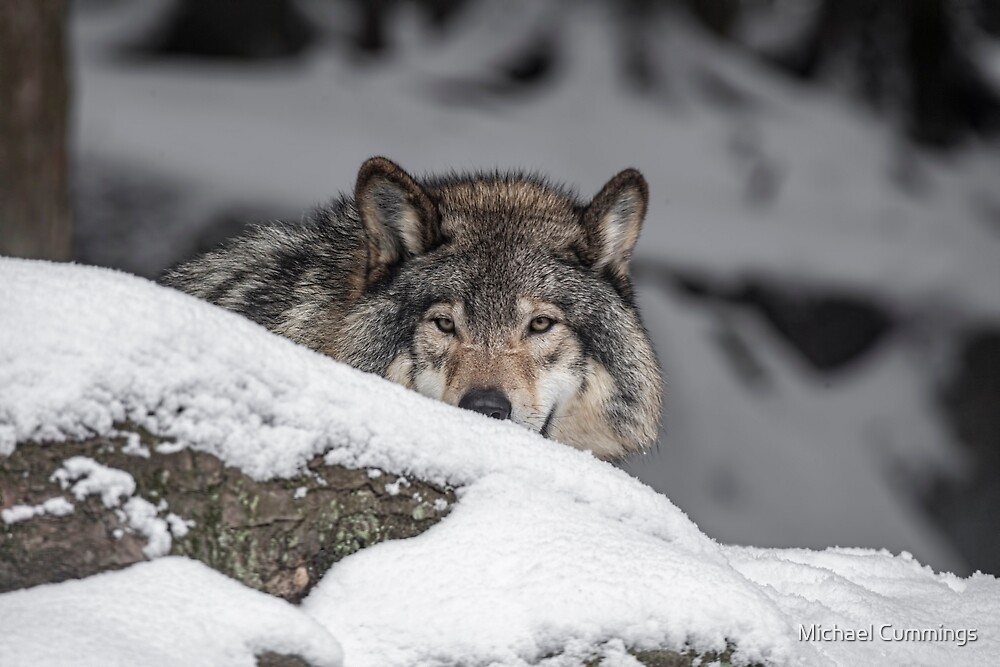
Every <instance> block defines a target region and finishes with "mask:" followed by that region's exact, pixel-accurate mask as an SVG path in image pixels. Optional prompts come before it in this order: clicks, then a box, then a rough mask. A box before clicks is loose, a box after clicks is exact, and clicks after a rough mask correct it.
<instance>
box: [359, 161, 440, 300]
mask: <svg viewBox="0 0 1000 667" xmlns="http://www.w3.org/2000/svg"><path fill="white" fill-rule="evenodd" d="M354 199H355V202H356V203H357V206H358V213H359V214H360V216H361V223H362V226H363V227H364V232H365V239H366V243H367V246H368V268H367V282H368V284H372V283H374V282H377V281H378V280H380V279H381V278H382V277H383V276H385V275H386V273H388V270H389V269H390V268H391V267H392V266H394V265H395V264H398V263H400V262H404V261H406V260H407V259H409V258H410V257H413V256H416V255H420V254H423V253H425V252H427V251H428V250H430V249H431V248H432V247H433V246H434V245H436V243H437V242H438V239H439V237H440V222H439V219H438V211H437V206H435V205H434V202H433V201H431V198H430V197H429V196H428V195H427V193H426V192H424V190H423V188H421V187H420V185H419V184H417V182H416V181H415V180H413V177H411V176H410V175H409V174H407V173H406V172H405V171H403V169H401V168H400V167H399V165H397V164H396V163H394V162H392V161H391V160H387V159H386V158H384V157H373V158H370V159H368V160H366V161H365V163H364V164H363V165H361V169H360V170H359V171H358V182H357V185H355V188H354Z"/></svg>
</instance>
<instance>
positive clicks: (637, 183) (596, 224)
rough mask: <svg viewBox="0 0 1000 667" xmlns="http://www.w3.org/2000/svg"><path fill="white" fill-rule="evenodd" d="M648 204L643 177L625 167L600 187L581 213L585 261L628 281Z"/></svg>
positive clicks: (617, 280) (624, 281) (624, 282)
mask: <svg viewBox="0 0 1000 667" xmlns="http://www.w3.org/2000/svg"><path fill="white" fill-rule="evenodd" d="M648 204H649V188H648V187H647V186H646V179H645V178H643V177H642V174H640V173H639V172H638V171H637V170H635V169H626V170H625V171H623V172H621V173H619V174H618V175H617V176H615V177H614V178H612V179H611V180H610V181H608V182H607V183H606V184H605V186H604V187H603V188H601V191H600V192H598V193H597V196H595V197H594V199H593V201H591V202H590V205H589V206H587V208H586V210H585V211H584V213H583V226H584V229H585V231H586V235H587V245H588V252H587V260H588V261H589V263H590V265H591V266H592V267H594V268H595V269H606V270H608V271H609V272H610V273H611V276H612V278H614V279H616V282H623V284H625V285H627V284H628V261H629V258H630V257H631V256H632V248H634V247H635V242H636V241H637V240H638V238H639V230H640V229H641V228H642V221H643V219H644V218H645V217H646V209H647V207H648Z"/></svg>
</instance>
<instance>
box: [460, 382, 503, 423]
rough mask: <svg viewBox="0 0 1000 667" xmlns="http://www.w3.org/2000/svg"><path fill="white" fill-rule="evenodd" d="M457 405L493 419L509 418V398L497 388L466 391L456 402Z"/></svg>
mask: <svg viewBox="0 0 1000 667" xmlns="http://www.w3.org/2000/svg"><path fill="white" fill-rule="evenodd" d="M458 407H460V408H465V409H466V410H472V411H474V412H479V413H482V414H484V415H486V416H487V417H492V418H493V419H510V399H509V398H507V396H506V395H504V393H503V392H502V391H500V390H499V389H473V390H472V391H469V392H466V394H465V396H463V397H462V400H460V401H459V402H458Z"/></svg>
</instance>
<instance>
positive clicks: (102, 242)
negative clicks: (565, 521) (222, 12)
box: [73, 2, 1000, 573]
mask: <svg viewBox="0 0 1000 667" xmlns="http://www.w3.org/2000/svg"><path fill="white" fill-rule="evenodd" d="M153 4H154V5H155V4H158V3H156V2H154V3H153ZM159 4H162V3H159ZM536 4H537V6H539V7H541V6H542V5H544V4H545V3H536ZM533 6H535V5H532V3H524V6H522V7H521V9H525V8H526V7H527V8H528V9H529V11H512V10H510V8H509V7H508V6H506V5H504V4H503V3H496V5H489V4H488V3H487V4H486V5H484V6H483V9H482V10H481V11H483V12H486V13H491V15H488V16H471V17H468V18H467V19H466V20H467V21H468V29H467V30H464V31H462V32H461V34H460V36H458V37H456V38H455V39H452V40H450V41H447V42H445V43H444V44H435V45H431V44H429V43H425V41H424V40H423V39H422V38H421V36H420V32H419V31H418V30H416V29H414V27H413V25H414V24H415V23H416V22H415V21H409V20H408V19H411V18H413V17H408V16H403V17H402V20H401V22H400V24H399V25H398V26H397V29H398V34H399V35H400V37H401V39H402V46H401V50H400V51H398V52H397V57H396V58H395V59H394V60H392V61H391V62H389V63H388V64H386V65H384V66H370V67H358V66H356V65H353V64H351V63H349V62H348V61H347V60H346V59H345V58H343V56H342V53H340V52H339V51H338V49H337V47H336V45H335V44H330V45H327V46H326V47H325V48H322V49H320V50H319V51H318V52H316V53H315V54H314V55H313V56H311V57H309V58H307V59H306V61H305V62H304V63H302V64H301V65H300V66H299V65H288V64H285V65H268V66H264V67H260V66H254V67H249V66H239V65H214V66H206V65H204V64H200V63H194V62H190V61H188V62H185V61H173V62H169V63H167V62H152V61H139V62H121V61H119V60H116V59H115V58H114V55H113V53H114V52H113V47H114V46H115V45H118V44H121V43H123V42H125V41H128V40H134V39H135V38H137V37H138V36H139V35H141V30H140V29H139V27H140V26H141V25H143V24H144V22H145V23H148V19H149V18H150V12H149V3H111V5H110V7H111V8H110V9H109V8H108V7H107V6H105V7H104V8H101V7H100V6H98V7H96V8H93V9H89V10H87V9H86V8H84V9H80V10H78V15H77V18H76V20H75V21H74V25H73V31H74V38H75V39H74V55H75V56H76V73H75V75H76V81H75V89H76V92H77V108H76V123H75V142H76V153H77V165H78V178H79V182H80V183H81V184H82V185H81V187H82V190H83V192H82V193H81V202H82V203H83V204H86V205H87V206H88V207H89V208H88V211H89V212H88V215H87V216H83V218H84V219H83V220H81V224H84V225H86V220H87V219H89V220H96V219H100V220H103V221H105V223H107V221H111V223H113V224H110V225H108V224H104V225H103V226H101V227H98V226H96V225H94V226H91V227H89V228H85V229H84V230H83V233H84V234H85V235H86V239H85V241H86V247H87V249H88V250H87V254H86V258H87V259H88V261H90V262H94V263H102V264H108V265H113V266H118V267H122V268H125V269H127V270H130V271H134V272H138V273H141V274H143V275H147V276H151V275H155V274H156V273H157V272H158V271H159V270H161V269H162V268H163V267H164V266H166V265H167V264H169V263H171V262H172V261H175V260H177V259H179V258H180V257H182V256H184V255H187V254H190V253H191V252H193V251H194V250H195V249H196V247H197V245H198V243H199V242H198V241H195V240H194V239H201V238H203V237H204V236H205V235H206V234H207V235H208V236H209V237H211V238H215V237H217V236H218V235H219V233H220V232H219V230H211V229H209V230H206V226H207V225H209V223H210V222H211V221H212V220H213V219H215V220H218V219H219V216H223V217H226V216H229V214H230V213H231V212H232V211H234V210H236V211H240V210H242V211H247V210H255V209H256V210H259V211H262V212H264V214H265V215H271V214H274V213H286V214H288V215H291V216H295V215H297V214H298V212H299V211H301V210H302V209H303V208H305V207H308V206H309V205H310V204H312V203H314V202H318V201H322V200H325V199H327V198H328V197H330V196H331V195H332V194H334V193H336V192H337V191H340V190H349V189H350V187H351V184H352V183H353V182H354V177H355V173H356V170H357V168H358V166H359V165H360V164H361V162H362V161H363V160H364V159H365V158H367V157H369V156H371V155H373V154H385V155H387V156H389V157H391V158H393V159H395V160H397V161H398V162H400V163H401V164H402V165H403V166H404V167H406V168H408V169H410V170H412V171H414V172H417V173H421V172H440V171H447V170H451V169H465V168H482V167H492V166H502V167H525V168H530V169H534V170H539V171H542V172H544V173H546V174H549V175H551V176H553V177H554V178H556V179H560V180H564V181H566V182H569V183H572V184H575V185H576V186H578V188H579V189H580V191H581V192H584V193H591V192H595V191H596V190H597V189H598V188H599V187H600V185H601V184H602V183H603V182H604V181H605V180H606V179H607V178H608V177H609V176H611V175H612V174H613V173H615V172H616V171H617V170H619V169H621V168H622V167H625V166H628V165H632V166H636V167H638V168H640V169H641V170H642V171H643V172H644V173H645V175H646V177H647V179H648V180H649V182H650V184H651V189H652V197H653V201H652V204H651V208H650V213H649V220H648V223H647V225H646V228H645V230H644V232H643V236H642V238H641V240H640V242H639V245H638V248H637V259H639V260H650V261H666V262H669V263H671V265H673V266H676V267H690V268H693V269H697V270H699V271H702V272H708V273H710V274H711V275H713V276H716V277H718V278H720V279H734V280H735V279H737V278H739V277H740V276H744V275H748V274H763V275H768V276H771V277H773V278H775V279H777V280H779V281H780V282H781V283H783V284H786V285H788V286H789V287H792V288H795V287H799V286H809V285H816V284H819V285H824V286H831V285H833V286H839V287H843V288H852V289H856V290H859V291H861V292H863V293H866V294H871V295H875V296H877V297H878V298H881V299H884V300H885V301H886V302H888V303H890V304H891V307H892V309H893V311H894V312H895V314H896V315H897V316H898V317H899V318H900V319H901V320H903V321H904V322H905V323H906V325H907V333H906V334H905V335H899V336H895V337H892V338H891V339H890V340H889V342H888V343H886V344H884V345H882V346H881V347H880V348H879V349H878V350H877V351H876V353H875V354H873V355H872V356H870V357H869V358H868V359H866V360H864V363H862V364H861V365H860V366H859V367H855V368H854V369H852V370H851V371H850V372H846V373H841V374H838V375H834V376H828V375H823V376H821V375H819V374H817V373H815V372H814V371H811V370H810V369H809V368H806V367H805V366H804V365H803V364H802V363H801V362H800V361H799V360H798V358H796V357H795V356H794V355H792V354H791V353H790V352H789V350H788V349H787V348H786V347H784V346H783V345H782V344H781V343H780V342H779V341H777V340H776V339H775V338H774V336H773V335H771V334H770V332H769V331H768V330H767V329H766V327H765V326H764V325H762V324H761V323H760V322H759V321H758V320H757V319H755V318H754V317H753V316H752V315H749V314H743V313H739V312H734V313H730V312H720V311H719V310H718V309H716V308H713V307H709V306H700V305H693V304H691V303H687V302H682V301H680V300H679V299H678V298H677V297H676V296H675V295H672V294H671V293H670V292H669V291H667V290H665V289H664V287H663V286H662V285H660V284H656V283H655V282H653V281H651V280H646V281H645V282H642V283H640V285H639V291H640V297H641V305H642V306H643V309H644V314H645V318H646V321H647V323H648V326H649V328H650V330H651V333H652V336H653V338H654V342H655V344H656V345H657V349H658V351H659V354H660V356H661V361H662V363H663V365H664V368H665V371H666V377H667V386H668V392H667V396H666V415H665V424H666V428H665V433H664V436H663V438H662V439H661V443H660V447H659V450H658V451H657V452H655V453H654V454H651V455H648V456H646V457H642V458H638V459H636V460H633V461H631V462H630V463H629V464H628V466H627V469H628V470H629V471H630V472H632V473H633V474H635V475H636V476H638V477H639V478H640V479H643V480H644V481H646V482H647V483H649V484H650V485H651V486H652V487H653V488H655V489H658V490H660V491H663V492H665V493H666V494H667V495H668V496H669V497H670V498H671V499H672V500H673V501H674V502H676V503H677V504H678V505H679V506H680V507H681V508H682V509H684V510H685V511H686V512H688V513H689V514H690V515H691V516H692V517H693V518H694V519H695V520H696V521H697V522H698V523H699V525H700V526H701V527H702V528H703V529H704V530H705V532H706V533H707V534H708V535H710V536H711V537H713V538H716V539H720V540H722V541H726V542H738V543H743V544H752V545H757V546H804V547H814V548H817V547H823V546H830V545H849V546H867V547H886V548H889V549H891V550H892V551H894V552H898V551H901V550H908V551H910V552H912V553H914V554H915V555H916V556H917V557H918V558H919V559H921V560H923V561H924V562H928V563H931V564H932V565H934V566H935V567H936V568H939V569H944V570H951V571H955V572H961V573H967V572H968V571H969V568H968V566H967V564H966V563H965V562H964V561H963V559H962V558H961V557H960V556H959V555H958V554H957V553H956V552H955V551H954V549H953V548H952V547H951V546H950V545H949V544H948V542H947V540H946V539H945V538H944V537H943V536H942V535H941V533H940V531H939V530H938V529H937V528H936V527H935V526H934V525H932V524H931V523H930V522H929V520H928V519H927V518H926V517H925V516H924V515H923V514H922V512H921V510H919V509H918V508H917V507H916V506H915V504H914V500H913V497H914V496H915V495H916V494H917V492H919V487H914V484H917V483H919V482H920V481H921V480H924V479H926V478H928V477H929V476H932V475H949V474H954V475H961V474H962V471H963V470H964V469H965V467H967V466H968V465H969V463H970V462H969V461H967V460H965V459H964V458H963V453H962V451H961V450H960V449H959V447H957V445H956V444H955V443H954V442H953V440H952V436H951V435H950V434H948V433H945V431H944V428H943V426H942V425H941V423H940V421H939V420H938V419H937V418H936V416H935V408H934V406H933V402H932V397H931V394H932V385H933V383H934V381H935V380H936V379H937V377H938V376H939V375H940V374H941V373H942V369H943V368H944V367H945V365H946V363H947V339H948V335H949V334H950V332H951V330H952V329H953V328H954V327H956V326H958V325H959V324H961V323H962V322H964V321H967V320H969V319H978V318H992V319H994V320H997V319H1000V290H997V289H996V286H997V285H998V284H1000V261H998V257H1000V233H998V229H1000V223H998V222H997V220H998V213H997V212H998V211H1000V195H998V194H997V191H996V187H995V184H996V183H997V182H1000V160H998V159H997V151H996V150H995V148H994V149H990V148H988V147H982V148H976V147H972V148H969V149H968V150H966V151H965V152H964V153H963V154H962V155H961V159H957V158H956V159H947V158H932V157H928V156H926V155H922V154H919V153H916V152H914V151H912V150H909V149H906V148H905V147H904V145H903V143H902V142H900V141H899V140H898V139H896V138H894V137H893V135H892V133H891V131H888V130H887V129H886V127H885V126H883V125H882V124H881V122H880V121H878V120H877V119H875V118H872V117H870V116H869V115H867V114H866V113H865V112H863V111H861V110H859V109H858V108H856V107H855V106H853V105H851V104H850V103H849V102H847V101H846V100H844V99H843V98H841V97H837V96H834V95H830V94H825V93H822V92H817V91H814V90H808V89H802V88H799V87H796V86H794V85H792V84H789V83H787V82H784V81H781V80H779V79H776V78H774V77H773V76H772V75H771V74H769V73H767V72H764V71H762V70H759V69H758V68H756V67H754V66H753V65H752V64H750V62H749V61H748V60H746V59H745V58H742V57H736V56H733V55H731V54H727V53H726V52H725V51H724V50H723V49H721V48H719V47H718V46H717V45H713V44H711V43H709V42H708V41H706V40H705V39H703V38H698V37H696V36H695V35H694V34H693V33H692V32H690V31H688V30H683V29H679V28H678V29H673V30H672V31H671V32H670V33H669V34H668V35H667V36H666V38H665V39H662V40H661V41H660V43H661V44H662V48H663V54H662V61H661V62H660V63H659V64H660V65H661V66H662V67H663V69H664V71H665V72H666V73H667V75H668V77H669V78H668V79H667V81H668V84H669V94H663V95H658V96H654V97H652V98H645V99H644V98H640V97H637V96H635V95H634V94H632V93H631V92H630V91H628V90H627V89H626V88H624V87H623V86H622V85H621V77H620V70H619V66H620V64H619V63H618V62H617V61H616V60H615V57H614V55H613V53H614V51H615V48H616V39H617V37H616V33H615V31H614V30H613V29H612V28H611V27H609V25H608V23H607V20H606V17H603V16H595V14H594V12H596V11H597V9H595V8H592V7H590V6H589V5H588V6H587V7H586V8H584V9H583V10H581V11H580V12H576V13H569V14H567V16H566V20H565V21H564V22H563V23H562V31H561V32H560V34H559V36H560V38H561V40H562V44H563V45H564V46H565V47H566V49H567V54H568V55H567V58H566V59H565V62H564V72H563V76H562V77H561V78H559V79H557V80H556V82H555V84H554V85H553V86H552V87H551V89H547V90H545V91H543V92H538V93H537V94H532V95H527V96H525V97H523V98H520V99H518V100H517V101H510V100H502V99H496V100H491V99H486V100H485V101H483V100H482V99H479V98H475V96H473V97H472V98H470V99H467V100H465V101H464V102H463V101H462V98H461V97H457V98H456V97H455V96H450V97H447V98H446V99H443V98H442V96H441V94H440V92H441V91H442V90H445V89H446V88H445V87H443V86H444V84H448V85H452V84H456V83H461V82H462V81H466V80H470V79H472V80H474V79H476V78H477V77H481V76H483V75H484V74H485V73H486V72H487V71H488V68H489V66H490V65H492V64H493V63H495V62H496V61H497V60H498V59H499V58H501V57H502V56H504V55H505V54H506V53H508V52H509V51H510V50H511V49H512V48H513V47H515V46H517V45H518V41H519V39H521V38H523V36H524V35H527V34H530V33H531V29H533V28H537V27H539V26H545V25H547V23H546V21H550V20H551V16H552V15H551V13H550V12H546V11H545V10H544V8H542V9H530V8H531V7H533ZM512 36H514V37H512ZM705 71H711V72H712V73H714V74H715V75H717V76H721V77H723V78H724V79H725V80H727V81H728V82H729V83H730V84H731V85H733V86H735V88H736V89H737V90H738V91H740V92H741V94H742V96H743V99H744V102H743V103H741V104H737V105H736V106H735V107H727V108H722V107H720V106H718V105H717V104H714V103H712V102H711V101H710V100H709V99H708V96H707V95H705V94H703V92H702V87H701V86H700V85H699V83H698V82H699V79H698V78H697V75H698V74H699V73H702V72H705ZM452 88H453V86H452ZM452 88H447V89H449V90H451V89H452ZM123 184H124V185H125V186H126V191H128V190H127V187H133V186H134V187H135V188H136V189H137V190H138V191H139V192H141V193H144V194H142V195H141V196H139V197H138V198H137V200H136V201H134V202H132V201H124V202H123V201H121V199H122V198H121V197H120V196H118V195H120V188H121V187H122V185H123ZM116 187H118V188H119V190H115V188H116ZM150 192H152V197H151V198H150V197H149V196H147V195H148V194H149V193H150ZM102 193H104V195H103V196H102ZM126 199H127V198H126ZM727 327H735V328H736V330H737V331H738V333H739V335H740V336H741V337H742V338H744V339H745V340H747V341H749V342H750V343H752V345H753V346H754V350H755V351H756V353H757V356H758V357H759V360H760V362H761V364H762V365H763V367H764V368H765V370H766V371H767V373H768V376H769V377H770V378H771V382H770V385H769V388H768V389H761V388H759V387H758V388H754V387H747V386H746V385H745V384H743V383H741V381H740V380H739V379H738V377H737V374H736V373H734V372H733V369H732V368H731V366H730V365H729V364H728V362H727V361H726V360H725V359H724V356H723V355H722V354H720V352H719V350H718V346H717V344H716V340H717V338H718V335H719V332H720V331H721V330H723V329H725V328H727Z"/></svg>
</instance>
